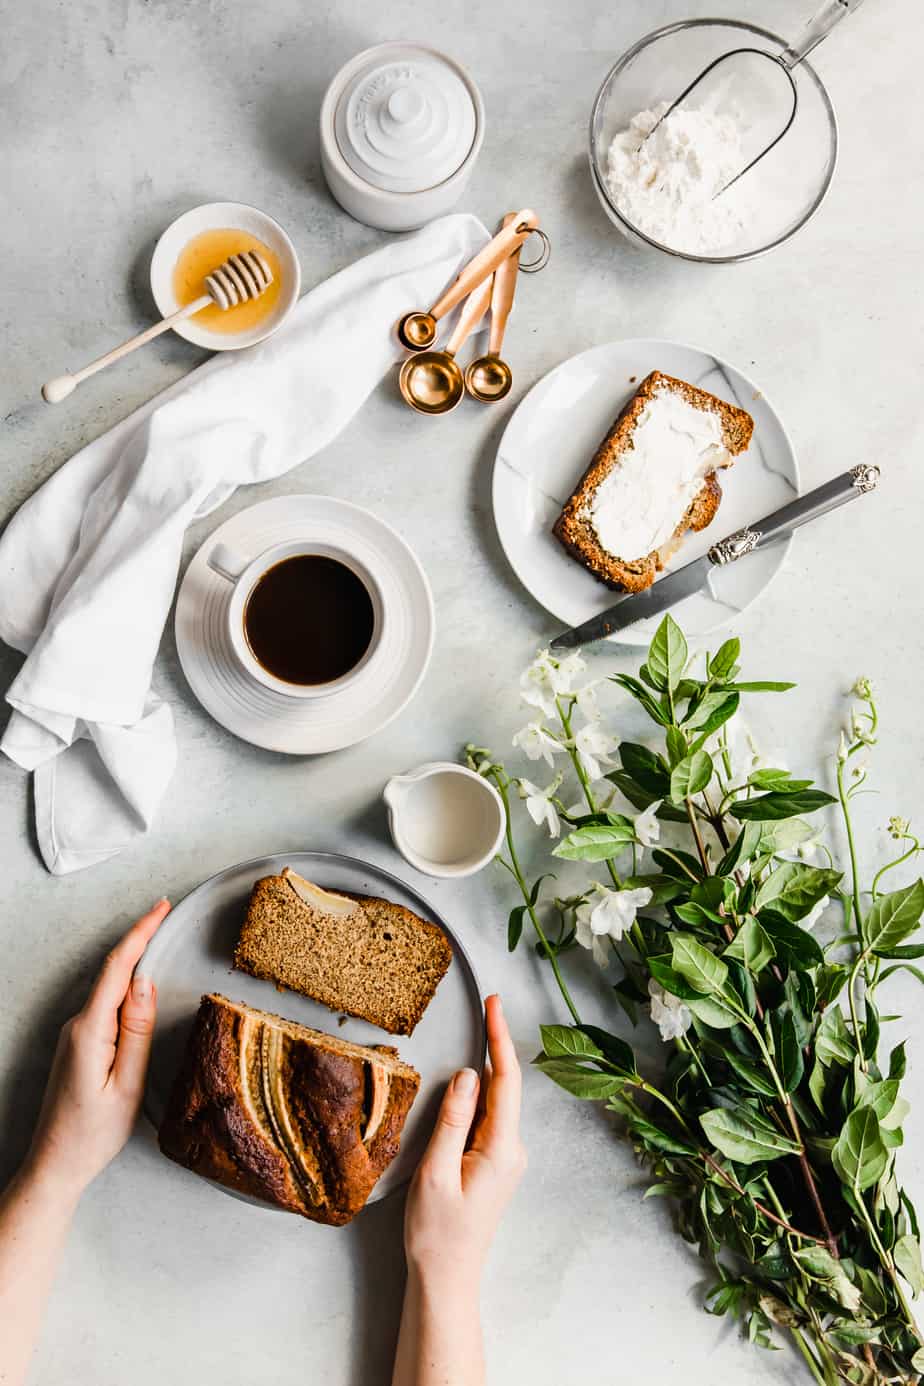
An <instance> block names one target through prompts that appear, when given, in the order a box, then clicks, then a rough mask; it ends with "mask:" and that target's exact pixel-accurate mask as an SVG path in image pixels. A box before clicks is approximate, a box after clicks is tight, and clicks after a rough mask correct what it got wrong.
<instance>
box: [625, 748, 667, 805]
mask: <svg viewBox="0 0 924 1386" xmlns="http://www.w3.org/2000/svg"><path fill="white" fill-rule="evenodd" d="M619 759H620V761H621V762H622V768H623V769H624V770H625V771H626V772H627V773H628V774H629V775H631V776H632V778H633V780H635V783H636V784H637V785H639V786H640V787H641V788H642V789H644V790H645V791H646V792H647V793H649V794H651V796H652V798H654V799H664V798H666V796H667V794H668V793H669V791H670V786H671V772H670V770H669V768H668V765H667V761H666V760H665V759H664V757H663V756H659V755H658V754H657V753H656V752H655V751H649V749H648V747H647V746H638V745H636V743H635V742H634V741H623V742H622V743H621V744H620V747H619Z"/></svg>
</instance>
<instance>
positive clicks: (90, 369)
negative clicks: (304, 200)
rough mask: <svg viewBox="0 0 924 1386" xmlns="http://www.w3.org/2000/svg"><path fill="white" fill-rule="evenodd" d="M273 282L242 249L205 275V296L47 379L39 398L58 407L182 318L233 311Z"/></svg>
mask: <svg viewBox="0 0 924 1386" xmlns="http://www.w3.org/2000/svg"><path fill="white" fill-rule="evenodd" d="M272 282H273V271H272V270H271V269H270V267H269V265H268V264H267V263H266V261H265V260H264V258H263V256H262V255H261V254H260V253H259V251H256V250H242V251H241V252H240V253H239V254H238V255H232V256H231V257H230V258H229V259H228V260H226V261H225V263H224V264H223V265H220V266H219V268H218V269H216V270H212V273H211V274H207V275H206V276H205V287H206V290H207V292H206V293H204V294H201V295H200V297H199V298H195V299H193V301H192V303H187V305H186V307H185V308H180V309H179V311H178V312H176V313H171V314H170V316H169V318H164V319H163V320H162V321H161V322H158V323H155V324H154V326H153V327H149V328H148V329H147V331H146V332H139V333H138V336H137V337H132V338H131V340H130V341H128V342H123V343H122V345H121V346H117V347H114V348H113V350H112V351H107V353H106V355H105V356H98V357H97V359H96V360H95V361H91V362H90V364H89V365H88V366H84V368H83V370H80V371H75V372H74V374H73V375H59V376H56V377H55V379H54V380H49V381H48V382H47V384H45V385H43V386H42V398H43V399H44V400H45V401H46V403H48V404H60V402H61V400H62V399H67V397H68V395H69V394H71V393H72V392H73V391H74V390H76V388H77V386H78V385H79V384H80V382H81V381H82V380H86V379H87V377H88V376H91V375H95V374H96V372H97V371H101V370H103V368H104V367H105V366H111V365H112V363H113V361H118V360H119V359H120V358H121V357H122V356H127V355H128V353H129V352H130V351H134V350H135V348H136V347H140V346H144V344H145V342H150V341H152V340H153V339H154V338H155V337H159V336H160V334H161V333H162V332H166V331H167V330H168V328H171V327H172V326H173V324H174V323H177V322H181V321H182V320H183V318H191V317H193V316H194V315H195V314H196V313H200V312H201V311H202V309H203V308H208V306H209V304H210V303H214V304H217V306H218V307H219V308H221V310H222V311H223V312H224V311H225V310H226V309H228V308H234V307H235V305H236V304H238V303H247V302H248V300H250V299H254V298H259V297H260V295H261V294H262V293H265V292H266V290H267V289H268V288H269V286H270V284H272Z"/></svg>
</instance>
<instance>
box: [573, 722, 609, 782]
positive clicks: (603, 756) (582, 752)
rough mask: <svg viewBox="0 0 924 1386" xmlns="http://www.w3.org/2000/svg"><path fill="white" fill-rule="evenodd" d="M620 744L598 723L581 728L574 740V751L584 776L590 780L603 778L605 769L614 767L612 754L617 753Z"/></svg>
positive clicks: (591, 723)
mask: <svg viewBox="0 0 924 1386" xmlns="http://www.w3.org/2000/svg"><path fill="white" fill-rule="evenodd" d="M617 745H618V742H617V741H616V738H615V737H614V736H610V734H609V732H606V731H604V730H603V728H602V727H601V726H599V725H598V723H596V722H588V723H587V724H586V726H583V727H581V729H580V731H579V732H578V733H577V735H576V736H575V738H574V749H575V750H576V751H577V754H578V760H579V761H580V762H581V768H582V770H583V771H584V774H585V775H586V776H587V778H588V779H590V780H599V779H602V778H603V767H604V766H605V765H612V763H613V762H612V761H611V760H610V758H609V756H610V752H611V751H615V749H616V747H617Z"/></svg>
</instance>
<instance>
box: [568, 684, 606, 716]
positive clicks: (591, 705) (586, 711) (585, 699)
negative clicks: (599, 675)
mask: <svg viewBox="0 0 924 1386" xmlns="http://www.w3.org/2000/svg"><path fill="white" fill-rule="evenodd" d="M598 683H599V680H595V681H594V682H593V683H585V684H584V686H583V688H576V689H575V690H574V698H575V701H576V703H577V706H578V712H580V714H581V716H582V717H585V718H586V719H587V721H588V722H596V721H598V720H599V718H600V715H601V714H600V708H599V706H598V704H597V684H598Z"/></svg>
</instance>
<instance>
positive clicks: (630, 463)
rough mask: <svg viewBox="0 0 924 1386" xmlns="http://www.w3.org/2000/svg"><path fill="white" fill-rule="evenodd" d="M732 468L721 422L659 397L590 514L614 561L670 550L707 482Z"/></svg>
mask: <svg viewBox="0 0 924 1386" xmlns="http://www.w3.org/2000/svg"><path fill="white" fill-rule="evenodd" d="M730 460H731V454H730V453H729V451H728V449H727V448H726V446H725V444H724V441H723V437H722V421H721V419H720V417H719V415H718V414H716V413H714V412H713V411H712V410H711V409H697V408H696V407H695V405H692V404H691V403H690V402H689V400H687V399H684V397H683V396H682V395H679V394H677V393H676V392H675V391H673V390H670V389H661V390H658V392H657V393H656V394H655V395H653V396H652V398H651V399H650V400H649V401H648V403H647V404H646V405H645V407H644V409H643V410H642V412H641V413H640V415H639V417H638V421H637V422H636V425H635V428H634V429H633V431H632V438H631V443H630V445H629V447H627V448H626V450H625V452H623V453H622V454H621V456H620V457H619V461H618V463H617V465H616V466H614V467H613V469H612V471H610V472H609V473H608V475H607V476H606V477H604V479H603V481H602V482H601V483H600V485H599V486H598V487H597V489H596V491H595V492H594V494H593V497H592V499H591V500H590V501H589V502H588V505H587V507H586V510H585V512H584V513H585V515H587V516H588V518H589V520H590V523H591V526H592V527H593V530H594V532H595V533H596V536H597V538H598V540H599V541H600V544H601V546H602V547H603V548H604V549H606V551H607V552H608V553H610V554H612V555H613V556H614V557H616V558H621V559H624V560H625V562H627V563H632V562H635V561H636V560H638V559H640V558H645V557H646V556H647V555H648V554H650V553H653V552H654V550H655V549H660V548H661V547H662V545H664V544H666V543H667V541H668V540H669V539H670V537H671V535H672V534H673V533H674V530H675V529H676V528H677V526H678V525H679V524H680V521H681V520H682V519H683V517H684V515H685V514H686V512H687V510H688V509H689V508H690V506H691V504H692V503H693V501H694V500H695V499H696V496H697V495H698V494H699V491H700V490H701V488H702V485H703V480H704V478H705V477H706V476H707V474H708V473H709V472H711V471H714V470H715V469H716V468H717V467H724V466H727V465H728V463H729V461H730Z"/></svg>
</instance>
